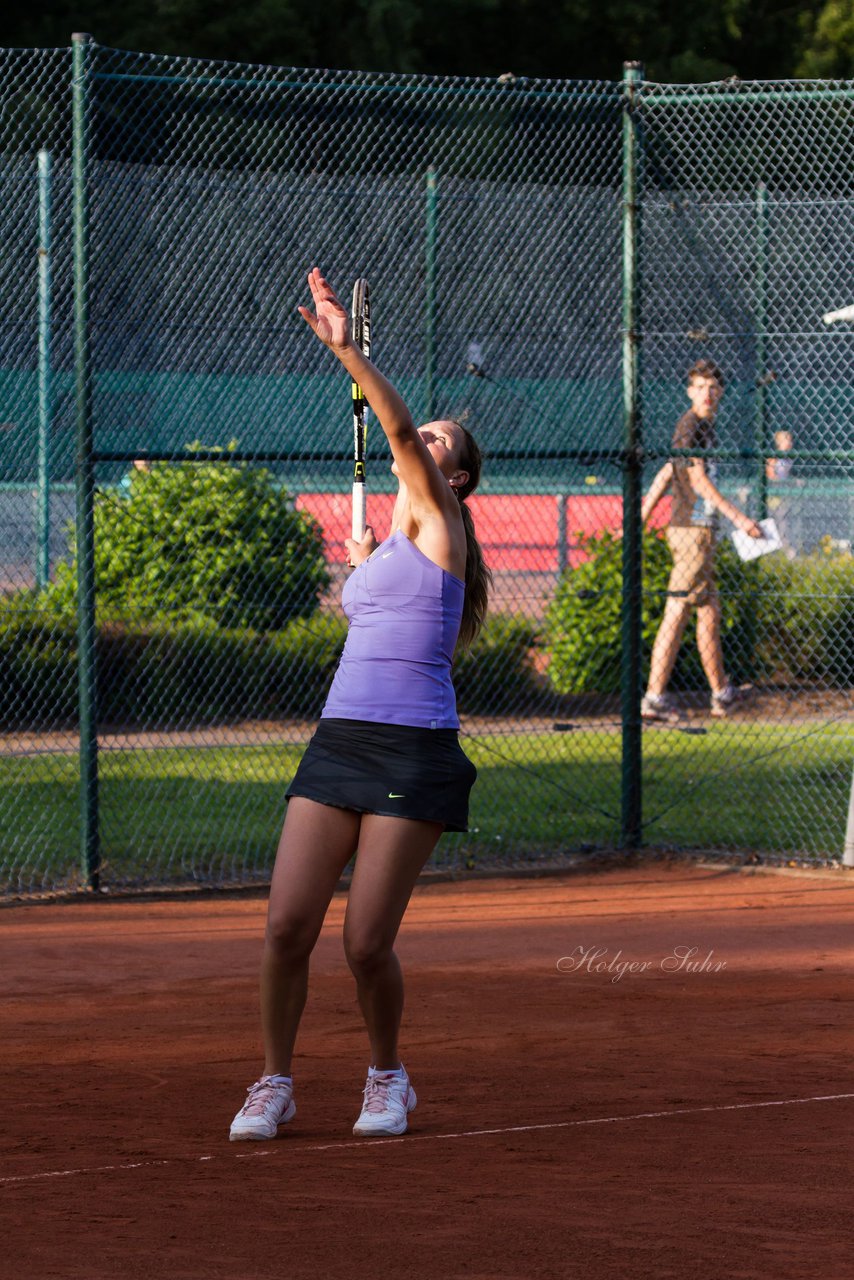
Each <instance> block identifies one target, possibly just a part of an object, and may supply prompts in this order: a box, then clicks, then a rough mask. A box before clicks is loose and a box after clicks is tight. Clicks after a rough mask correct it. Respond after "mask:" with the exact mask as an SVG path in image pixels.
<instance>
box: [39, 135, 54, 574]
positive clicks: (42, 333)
mask: <svg viewBox="0 0 854 1280" xmlns="http://www.w3.org/2000/svg"><path fill="white" fill-rule="evenodd" d="M38 167H39V247H38V262H39V445H38V474H37V480H36V586H37V587H38V589H39V591H43V590H44V588H45V587H46V586H47V584H48V581H49V578H50V554H49V542H50V424H51V416H52V387H51V359H50V336H51V305H50V304H51V280H50V178H51V164H50V152H49V151H40V152H39V154H38Z"/></svg>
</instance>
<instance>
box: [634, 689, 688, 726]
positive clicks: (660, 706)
mask: <svg viewBox="0 0 854 1280" xmlns="http://www.w3.org/2000/svg"><path fill="white" fill-rule="evenodd" d="M641 719H642V720H664V721H666V722H669V723H672V722H673V721H674V720H678V719H679V713H678V712H677V710H676V708H675V707H674V705H673V699H672V698H669V697H668V696H667V694H666V693H647V694H645V695H644V697H643V699H642V701H641Z"/></svg>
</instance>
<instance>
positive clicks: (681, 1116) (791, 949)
mask: <svg viewBox="0 0 854 1280" xmlns="http://www.w3.org/2000/svg"><path fill="white" fill-rule="evenodd" d="M343 908H344V898H343V896H341V897H336V899H335V900H334V902H333V904H332V907H331V910H330V913H329V917H328V920H327V924H326V926H325V928H324V931H323V934H322V937H321V940H320V942H319V944H318V948H317V950H316V952H315V957H314V962H313V971H312V987H311V994H310V997H309V1004H308V1008H307V1011H306V1015H305V1019H304V1023H303V1030H302V1036H301V1041H300V1044H299V1057H298V1064H297V1067H296V1070H295V1078H296V1095H295V1096H296V1099H297V1105H298V1112H297V1116H296V1118H295V1120H294V1121H293V1123H292V1124H291V1125H290V1126H288V1127H287V1128H285V1129H283V1130H281V1131H280V1135H281V1136H280V1138H279V1139H278V1140H277V1141H275V1142H270V1143H257V1144H255V1143H252V1144H250V1143H231V1144H230V1143H229V1142H228V1138H227V1134H228V1125H229V1122H230V1120H231V1118H232V1116H233V1114H234V1112H235V1111H236V1110H237V1108H238V1106H239V1105H240V1103H241V1100H242V1096H243V1091H244V1089H245V1088H246V1086H247V1085H248V1084H249V1083H251V1081H252V1080H253V1079H254V1078H255V1075H256V1073H257V1069H258V1065H259V1064H258V1054H257V1043H258V1030H257V1019H256V970H257V966H258V961H259V957H260V946H261V933H262V927H263V919H264V901H263V899H262V898H260V897H251V898H250V897H231V898H229V897H225V896H222V897H216V898H208V899H200V898H193V897H186V898H181V899H173V900H166V901H159V900H152V901H135V902H92V903H74V904H60V903H56V904H53V905H47V906H43V905H38V906H37V905H33V906H19V907H14V908H9V909H7V910H5V911H4V912H3V913H2V915H0V924H1V925H2V930H1V931H0V937H2V964H3V973H4V976H5V986H6V989H7V992H8V997H7V1000H6V1003H5V1008H4V1019H3V1020H4V1026H3V1054H2V1058H3V1062H2V1083H3V1097H4V1100H5V1106H4V1124H3V1131H4V1132H3V1148H4V1160H3V1162H2V1170H1V1171H0V1202H2V1213H3V1223H4V1247H3V1250H2V1254H1V1255H0V1256H2V1262H0V1274H2V1276H4V1277H6V1276H8V1277H15V1278H16V1280H23V1278H25V1277H39V1278H40V1280H42V1278H47V1277H64V1278H66V1277H67V1278H68V1280H72V1278H76V1277H87V1278H91V1280H106V1278H107V1277H110V1278H113V1277H136V1276H140V1277H142V1276H146V1277H151V1276H158V1277H159V1276H163V1277H174V1278H175V1280H179V1278H180V1280H185V1278H186V1280H191V1278H192V1280H196V1278H198V1280H214V1278H216V1277H228V1278H229V1280H231V1278H234V1280H249V1278H252V1277H259V1278H264V1280H266V1277H270V1278H272V1277H276V1280H279V1278H281V1277H294V1276H297V1277H303V1276H306V1277H308V1276H315V1275H321V1276H330V1277H342V1278H347V1280H360V1278H361V1277H378V1278H379V1280H385V1278H386V1277H398V1276H403V1277H417V1278H418V1280H421V1278H422V1277H423V1278H424V1280H427V1278H428V1277H430V1278H431V1280H432V1278H434V1277H466V1278H467V1280H474V1278H475V1277H478V1278H480V1280H485V1278H486V1277H501V1278H502V1280H511V1278H512V1280H529V1278H533V1277H579V1278H581V1277H583V1278H584V1280H606V1278H607V1280H623V1278H624V1277H625V1278H626V1280H628V1278H629V1277H631V1278H632V1280H636V1278H638V1277H644V1278H649V1277H653V1278H655V1280H658V1278H659V1277H661V1278H664V1277H674V1278H676V1277H678V1278H679V1280H685V1278H686V1277H691V1278H692V1280H696V1278H699V1280H706V1277H708V1278H709V1280H719V1278H720V1277H724V1276H726V1277H737V1278H738V1280H754V1278H760V1277H761V1278H762V1280H772V1278H773V1280H787V1278H789V1277H808V1276H809V1277H811V1278H812V1277H817V1276H818V1277H822V1278H824V1280H842V1278H844V1277H847V1276H852V1275H854V1262H852V1257H851V1249H850V1217H849V1216H848V1215H849V1213H850V1210H849V1208H848V1200H849V1199H850V1194H849V1193H850V1186H851V1174H852V1167H854V1166H852V1134H854V1072H852V1065H851V1064H852V1061H854V1032H852V1023H851V1017H850V1008H851V1004H850V995H851V991H850V965H851V951H852V946H851V936H852V930H851V916H852V908H854V880H852V878H851V876H850V875H846V873H844V872H842V871H835V872H827V873H824V874H820V873H815V874H806V873H800V874H798V873H791V874H784V873H770V872H759V871H756V872H753V871H745V870H733V869H730V868H715V867H703V866H697V865H685V864H674V865H672V866H668V865H666V864H663V863H660V862H650V863H647V864H644V865H640V866H636V867H613V868H611V869H609V870H605V871H601V872H599V873H598V874H593V873H584V874H574V875H566V876H562V877H557V876H556V877H549V878H543V879H536V880H531V879H517V880H479V881H473V882H468V883H465V884H462V885H460V884H451V883H440V884H425V885H424V886H423V887H419V888H418V889H417V890H416V893H415V895H414V898H413V901H412V904H411V906H410V909H409V912H408V915H407V917H406V919H405V921H404V925H403V930H402V934H401V939H400V946H399V951H400V954H401V957H402V960H403V963H404V966H405V969H406V972H407V978H408V1008H407V1013H406V1017H405V1023H404V1045H405V1056H404V1061H405V1062H406V1065H407V1068H408V1070H409V1072H410V1074H411V1076H412V1079H413V1083H414V1085H415V1088H416V1090H417V1092H418V1095H419V1106H418V1109H417V1110H416V1111H415V1112H414V1114H413V1116H412V1127H411V1131H410V1133H409V1134H408V1135H407V1136H405V1137H403V1138H395V1139H388V1140H382V1141H370V1140H355V1139H353V1138H352V1136H351V1132H350V1130H351V1127H352V1124H353V1122H354V1120H355V1118H356V1115H357V1114H358V1111H359V1104H360V1093H361V1087H362V1084H363V1077H364V1072H365V1067H366V1065H367V1059H366V1051H365V1039H364V1034H363V1031H362V1027H361V1020H360V1017H359V1014H358V1010H357V1007H356V1004H355V998H354V991H353V984H352V981H351V979H350V977H349V974H348V972H347V969H346V966H345V962H344V958H343V952H342V947H341V940H340V933H341V922H342V918H343ZM680 948H688V949H690V948H696V952H694V954H693V956H692V957H691V958H690V960H689V961H687V962H686V963H684V964H680V959H681V957H682V956H683V955H684V954H685V953H684V952H683V951H680V950H679V949H680ZM596 953H601V954H598V955H597V954H596ZM668 961H670V963H669V964H668V963H667V962H668ZM687 963H692V964H693V965H694V966H695V969H694V971H689V970H688V969H687V967H686V965H687ZM626 965H628V966H633V969H626V968H621V966H626ZM597 966H598V969H597ZM602 966H604V968H603V967H602ZM609 966H610V967H609Z"/></svg>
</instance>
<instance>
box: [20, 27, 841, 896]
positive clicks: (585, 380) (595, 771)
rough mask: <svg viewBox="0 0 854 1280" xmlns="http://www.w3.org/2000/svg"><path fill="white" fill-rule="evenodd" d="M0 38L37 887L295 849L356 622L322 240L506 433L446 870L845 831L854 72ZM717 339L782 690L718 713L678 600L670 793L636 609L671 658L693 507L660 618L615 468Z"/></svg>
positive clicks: (731, 616)
mask: <svg viewBox="0 0 854 1280" xmlns="http://www.w3.org/2000/svg"><path fill="white" fill-rule="evenodd" d="M0 56H2V58H3V64H4V72H5V74H4V76H3V79H2V82H1V83H0V96H2V98H3V115H2V124H0V140H2V169H0V172H2V176H3V183H4V193H5V196H6V198H5V200H4V201H3V204H2V211H0V219H2V230H3V235H4V242H5V244H6V246H7V253H6V255H5V257H4V260H3V267H2V268H0V269H1V270H2V271H3V275H2V283H3V296H4V302H5V306H4V315H3V319H2V321H0V335H2V337H0V388H2V392H3V399H4V411H3V415H2V416H3V417H4V419H5V422H4V424H3V431H2V434H1V435H0V473H2V474H0V483H2V490H0V506H2V515H0V542H1V543H2V548H0V550H1V551H2V561H3V564H4V566H5V572H4V580H3V586H4V598H3V600H2V602H0V609H2V616H0V637H1V638H0V643H2V673H3V678H2V686H0V689H2V733H0V752H2V756H0V764H2V768H3V770H4V773H5V776H6V780H7V783H8V785H7V786H6V787H4V789H3V795H4V800H3V804H4V823H3V829H4V837H3V850H2V854H0V862H1V863H2V868H3V870H2V884H3V889H4V891H5V892H6V893H26V892H33V891H38V890H49V891H57V890H60V889H64V888H74V887H77V886H80V885H83V884H86V883H87V882H89V883H94V880H95V873H96V872H97V878H98V882H99V883H100V885H101V887H109V888H116V889H118V888H123V887H132V886H142V885H155V884H160V885H164V884H165V885H168V884H177V883H181V884H184V883H198V884H211V885H217V884H223V885H225V884H235V883H252V882H256V881H258V882H260V881H263V880H264V879H266V878H267V876H268V875H269V872H270V869H271V864H272V855H273V852H274V849H275V842H276V834H277V828H278V826H279V824H280V821H281V817H282V812H283V806H284V800H283V794H284V790H285V787H286V784H287V781H288V779H289V777H290V775H291V773H292V772H293V769H294V767H295V764H296V762H297V760H298V759H299V756H300V754H301V752H302V750H303V748H304V746H305V744H306V742H307V740H308V737H309V735H310V733H311V729H312V724H313V721H314V720H315V718H316V716H317V715H318V714H319V711H320V708H321V706H322V704H323V699H324V696H325V690H326V688H327V687H328V683H329V680H330V679H331V675H332V672H333V671H334V668H335V665H336V662H337V657H338V653H339V652H340V647H341V643H342V641H343V634H344V627H343V621H342V618H341V614H340V609H339V606H338V596H339V594H340V589H341V585H342V583H343V580H344V575H345V570H344V569H343V555H342V547H343V539H344V537H345V536H347V533H348V530H349V472H348V465H347V458H348V456H349V451H350V443H351V442H350V426H349V421H350V419H349V387H348V385H347V382H346V379H345V378H343V377H342V375H341V374H340V372H337V371H336V369H335V368H334V367H332V362H330V361H329V359H328V357H326V353H325V352H323V351H322V350H319V349H318V348H317V346H316V344H312V343H311V342H310V341H308V340H307V335H306V333H305V332H304V326H303V322H302V321H301V319H300V318H299V316H298V315H297V313H296V310H295V306H296V302H297V301H301V300H302V295H303V292H304V289H303V281H304V278H305V273H306V271H307V269H308V268H309V267H310V266H311V265H313V264H314V263H319V264H321V265H322V266H323V268H324V270H325V272H326V273H327V274H328V275H329V277H330V278H331V279H332V280H333V281H334V282H337V283H339V284H340V286H341V288H342V290H346V288H347V287H348V286H349V283H350V282H351V281H352V280H353V279H354V278H355V277H356V276H359V275H366V276H368V278H369V279H370V280H371V283H372V288H373V294H374V340H375V345H374V355H375V359H376V362H377V363H378V365H379V366H380V367H381V368H382V369H383V371H384V372H386V373H387V374H388V376H389V377H390V378H391V379H392V381H393V382H394V383H395V384H396V385H397V386H398V387H399V388H400V390H401V391H402V393H403V395H404V397H405V398H406V399H407V402H408V403H409V404H410V406H411V408H412V410H413V412H414V413H415V414H416V415H417V416H419V417H421V418H422V420H429V419H431V418H434V417H441V416H447V415H457V414H460V413H468V415H469V424H470V425H472V426H473V428H474V430H475V432H476V434H477V437H478V439H479V441H480V443H481V445H482V447H483V449H484V451H485V454H486V458H487V462H486V469H485V475H484V480H483V483H482V485H481V488H480V490H479V491H478V493H477V494H476V495H475V496H474V497H473V499H472V500H471V506H472V510H473V514H474V516H475V520H476V523H477V528H478V534H479V536H480V538H481V541H482V542H483V545H484V549H485V554H486V558H487V560H488V562H489V563H490V565H491V567H492V569H493V572H494V575H495V590H494V595H493V602H492V611H491V616H490V620H489V622H488V624H487V627H486V629H485V631H484V633H483V636H482V638H481V640H480V641H479V642H478V644H477V646H476V647H475V649H474V650H473V652H472V653H471V654H469V655H465V656H462V657H461V658H460V659H459V661H458V663H457V671H456V683H457V688H458V697H459V704H460V710H461V714H462V720H463V734H464V742H465V746H466V750H467V751H468V753H469V754H470V755H471V757H472V758H473V760H474V761H475V763H476V764H477V767H478V769H479V773H480V779H479V782H478V785H477V787H476V789H475V792H474V795H473V809H472V821H471V830H470V831H469V833H467V834H466V835H454V836H450V835H449V836H445V837H443V839H442V841H441V842H440V846H439V849H438V851H437V853H436V855H435V859H434V863H435V866H436V867H437V868H445V869H451V870H461V869H464V868H469V867H473V866H486V865H497V866H511V865H521V864H524V865H529V864H535V865H560V864H565V863H567V862H569V861H571V860H572V859H574V858H578V857H579V856H591V855H594V854H595V853H596V852H597V851H600V850H606V849H610V848H614V847H617V846H619V845H620V844H621V843H622V844H625V843H629V844H632V843H637V841H638V840H639V839H642V840H643V841H644V842H645V843H646V844H647V845H655V846H661V845H665V846H673V847H680V848H687V849H704V850H715V851H719V852H721V853H724V854H737V855H740V856H744V855H745V854H750V855H754V854H761V855H762V856H765V857H777V858H782V859H791V858H796V859H809V860H819V861H829V860H833V859H838V858H839V857H840V855H841V852H842V848H843V844H844V840H845V811H846V805H847V802H848V795H849V787H850V783H851V718H850V717H851V685H852V676H854V604H852V594H854V592H852V583H854V561H852V555H851V503H852V498H851V484H850V481H851V471H852V457H854V454H852V448H851V433H850V422H851V411H852V391H851V378H850V369H851V356H852V342H854V327H852V325H851V324H850V323H847V322H845V321H838V322H834V323H831V324H828V325H825V324H824V323H823V321H822V316H823V315H824V314H826V313H827V312H829V311H832V310H834V309H838V308H840V307H843V306H845V305H847V304H848V303H850V302H854V299H852V298H849V297H848V296H847V295H846V292H845V290H846V282H850V279H851V269H850V268H851V254H852V250H851V244H852V235H851V232H852V225H851V223H852V216H854V215H853V214H852V208H854V206H852V201H851V197H850V172H851V165H852V161H854V129H852V125H853V124H854V87H852V86H851V85H850V84H849V85H843V84H805V83H798V84H780V85H750V84H742V85H738V86H735V87H734V86H732V85H721V86H704V87H699V88H698V87H697V86H686V87H674V86H661V85H652V84H648V83H644V82H639V83H638V84H637V86H636V87H634V88H632V89H631V90H630V89H629V87H628V86H627V84H626V83H593V82H590V83H582V82H553V81H532V80H513V79H512V78H509V79H507V78H502V80H501V81H495V80H489V81H487V80H459V79H450V78H431V77H412V76H399V75H381V74H359V73H334V72H329V71H316V70H296V69H292V68H266V67H248V66H243V65H240V64H236V63H235V64H225V63H214V62H208V61H201V60H193V59H179V58H170V57H160V56H151V55H140V54H134V53H127V52H119V51H113V50H107V49H103V48H100V47H98V46H96V45H94V44H93V43H91V42H82V41H81V42H78V43H77V45H76V46H75V49H74V51H73V56H72V53H71V52H69V51H67V50H52V51H38V52H33V51H25V52H21V51H12V52H6V53H4V54H2V55H0ZM627 121H629V122H630V126H631V127H630V129H629V130H628V131H627V129H626V122H627ZM627 139H628V141H627ZM627 147H630V148H632V149H633V150H632V162H633V164H634V165H635V169H636V174H637V192H636V195H635V200H634V202H632V201H630V200H629V199H628V198H627V192H626V187H625V173H626V163H627ZM40 152H41V153H43V156H44V154H46V155H47V156H48V160H47V161H45V159H44V158H42V159H41V160H39V153H40ZM632 203H633V209H631V208H629V206H630V205H632ZM633 213H634V216H635V217H636V220H637V221H636V227H637V236H636V238H635V240H634V254H635V259H636V260H635V261H634V262H633V263H632V264H631V269H630V270H629V269H628V268H627V264H626V245H627V236H628V232H627V218H628V217H630V216H633ZM75 270H76V272H77V278H76V279H77V283H76V288H75ZM632 281H636V282H637V294H636V296H635V297H634V298H633V303H634V306H635V314H636V315H637V317H638V319H639V323H638V325H637V332H636V333H635V334H634V335H633V337H634V339H635V340H636V342H637V349H638V352H639V359H640V366H639V377H638V379H637V383H636V390H635V391H634V392H633V388H632V382H631V378H630V377H629V376H627V371H626V357H625V338H626V333H625V327H626V326H625V321H624V316H625V314H626V312H625V306H626V293H627V290H628V289H630V288H631V287H632ZM325 357H326V358H325ZM701 357H704V358H708V359H713V360H714V361H715V362H716V364H718V365H719V366H720V367H721V369H722V370H723V373H724V380H725V390H724V396H723V399H722V402H721V405H720V409H719V412H718V414H717V418H716V439H715V444H714V447H710V448H707V449H706V450H705V456H706V459H707V463H708V466H709V470H711V466H712V465H713V464H714V465H716V467H717V484H718V487H719V489H720V490H721V491H722V493H723V494H724V496H725V497H726V498H727V499H728V500H729V501H730V502H732V503H734V504H735V506H736V507H737V508H738V509H739V511H740V512H743V513H746V515H749V516H750V517H753V518H757V519H758V518H764V517H766V516H770V517H773V518H774V519H775V520H776V522H777V525H778V528H779V532H780V536H781V540H782V544H783V546H782V549H781V550H780V551H778V552H776V553H774V554H773V555H769V556H767V557H763V558H762V559H760V560H758V561H754V562H743V561H741V560H740V559H739V558H738V556H737V555H736V554H735V551H734V550H733V546H732V543H731V540H730V539H729V537H728V535H727V532H726V531H727V529H728V527H729V526H728V525H727V524H726V522H723V523H722V525H721V529H720V532H719V535H718V540H717V550H716V575H717V582H718V595H719V599H720V612H721V624H720V630H721V639H722V645H723V656H724V660H725V666H726V675H727V677H728V678H729V680H731V681H732V682H733V683H735V684H736V685H739V686H740V685H745V684H750V686H751V690H750V692H751V697H750V700H749V701H748V702H747V703H746V704H745V705H744V706H743V707H742V706H740V707H739V709H738V713H737V714H732V715H727V716H724V717H713V716H712V715H711V711H712V703H711V702H710V688H709V683H708V678H707V675H706V674H704V669H703V663H702V662H701V660H700V654H699V646H698V643H697V641H696V638H695V636H694V634H693V632H694V629H695V628H696V626H697V625H698V623H699V626H700V631H701V638H702V635H703V628H704V627H706V628H708V626H710V625H713V623H710V622H709V610H710V608H711V606H707V607H706V609H705V611H704V610H703V609H689V610H687V611H683V612H685V617H684V618H682V619H680V621H679V624H678V625H681V624H682V622H685V621H687V625H688V630H687V632H686V634H685V636H684V638H683V640H682V644H681V646H680V648H679V653H678V657H677V659H676V665H675V669H674V671H673V675H672V677H671V679H670V682H669V691H670V697H671V703H670V706H669V709H668V714H667V718H666V719H659V720H650V721H647V722H645V723H646V729H645V732H644V736H643V747H642V767H641V770H640V772H638V771H637V770H635V775H636V776H634V777H633V776H632V772H631V769H630V768H629V766H628V764H627V755H626V750H625V742H626V741H627V735H629V737H630V735H631V732H632V729H633V727H634V729H636V728H637V724H638V714H639V708H638V706H637V705H633V702H632V697H631V695H630V691H629V690H628V689H627V684H626V674H625V670H624V666H623V665H621V645H622V635H623V632H622V626H623V620H624V616H625V613H626V610H627V609H629V610H631V609H632V608H635V609H636V611H637V615H638V619H637V620H638V625H639V627H640V629H641V636H642V651H643V655H644V664H645V665H644V672H643V675H644V679H646V675H647V666H648V663H649V654H650V651H651V649H652V644H653V640H654V638H655V636H656V633H657V632H658V630H659V627H660V624H661V623H662V619H663V618H664V615H665V609H666V608H668V607H670V606H669V605H668V601H670V602H671V604H672V600H673V597H672V596H668V594H667V591H668V579H669V573H670V567H671V560H670V556H669V553H668V551H667V548H666V544H665V541H664V537H663V531H664V526H666V525H667V523H668V521H669V520H670V518H671V516H672V515H673V509H672V503H673V497H672V493H671V494H669V495H665V497H664V499H663V500H662V502H661V504H660V505H659V506H658V508H657V509H656V511H655V513H654V514H653V515H652V517H651V519H650V532H648V533H647V534H646V536H645V541H644V549H645V569H644V578H643V590H642V592H641V596H640V598H639V599H637V600H635V601H634V602H633V600H632V596H631V592H627V590H626V589H625V587H624V585H623V575H622V564H621V561H622V554H623V552H622V540H621V538H620V536H619V535H620V533H621V532H622V522H623V500H622V492H623V487H624V484H625V483H626V480H625V474H624V467H630V465H631V464H634V465H642V478H643V482H644V485H645V486H649V484H650V483H651V482H652V479H653V477H654V475H655V474H656V473H657V471H658V469H659V468H660V466H662V465H663V464H664V463H665V462H666V460H667V459H668V458H669V457H670V456H671V454H670V450H671V447H672V446H671V437H672V435H673V430H674V426H675V424H676V421H677V420H678V419H679V418H680V416H681V415H682V414H683V413H684V412H685V410H686V409H687V408H688V407H689V401H688V398H687V396H686V381H687V380H686V371H687V369H688V368H689V367H690V366H691V365H692V363H694V362H695V361H696V360H697V359H698V358H701ZM629 414H631V415H634V419H633V420H634V421H635V422H636V423H637V427H638V433H639V435H638V436H636V437H635V438H634V440H632V439H631V438H630V437H629V436H627V427H626V423H627V417H628V415H629ZM378 435H379V431H378V429H377V428H376V427H373V426H372V428H371V431H370V433H369V441H368V443H369V473H368V476H369V494H370V496H369V520H370V522H371V523H372V524H373V525H374V526H375V527H376V528H377V530H378V532H379V533H380V534H381V535H382V534H383V533H384V532H385V531H387V527H388V522H389V519H390V514H391V507H392V501H393V497H392V478H391V476H390V475H389V473H388V458H387V455H386V453H385V452H384V450H383V449H382V448H381V447H380V441H379V440H378V439H377V437H378ZM641 437H642V445H643V448H642V449H641V448H639V447H637V446H639V445H640V444H641ZM75 459H76V463H77V465H76V466H75ZM75 486H76V494H75ZM627 509H628V508H627ZM75 519H76V522H77V524H76V529H75V528H74V527H73V526H72V522H73V521H74V520H75ZM87 520H91V525H92V530H93V534H92V536H91V538H90V535H89V533H88V532H87V529H88V526H87ZM87 548H90V549H91V558H90V559H87V557H89V556H90V550H89V549H87ZM87 566H88V567H87ZM81 614H82V618H83V624H82V626H81V625H80V617H81ZM87 619H88V620H89V623H90V624H91V625H90V626H89V629H88V630H87ZM90 648H91V649H92V650H93V652H92V653H90ZM90 658H92V659H93V661H91V662H90V661H89V659H90ZM621 689H622V696H621ZM715 709H718V710H719V709H720V707H717V708H715ZM638 784H639V785H640V788H641V793H642V804H643V808H642V810H636V811H635V819H636V820H637V818H638V817H639V818H640V821H639V822H638V823H637V825H636V828H635V830H634V831H631V830H627V822H626V807H625V796H626V791H627V788H631V787H633V786H634V787H637V786H638Z"/></svg>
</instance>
